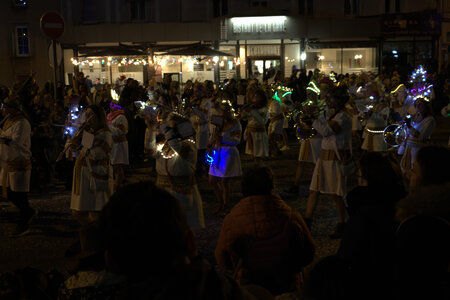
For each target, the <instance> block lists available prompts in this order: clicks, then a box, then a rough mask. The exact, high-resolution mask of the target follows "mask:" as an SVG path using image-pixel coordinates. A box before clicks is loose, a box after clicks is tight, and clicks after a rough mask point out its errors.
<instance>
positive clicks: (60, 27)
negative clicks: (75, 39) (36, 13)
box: [41, 11, 64, 40]
mask: <svg viewBox="0 0 450 300" xmlns="http://www.w3.org/2000/svg"><path fill="white" fill-rule="evenodd" d="M41 30H42V32H44V33H45V34H46V35H47V36H48V37H49V38H51V39H52V40H57V39H59V38H60V37H61V35H62V34H63V33H64V19H63V17H62V16H61V15H60V14H59V13H57V12H54V11H51V12H47V13H45V14H44V15H43V16H42V17H41Z"/></svg>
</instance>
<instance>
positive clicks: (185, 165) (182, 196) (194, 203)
mask: <svg viewBox="0 0 450 300" xmlns="http://www.w3.org/2000/svg"><path fill="white" fill-rule="evenodd" d="M182 143H188V144H189V146H190V147H191V151H190V152H189V155H188V157H187V158H186V159H184V158H182V157H181V156H180V155H178V151H180V149H181V142H180V141H178V140H177V139H174V140H171V141H170V147H171V149H172V150H173V151H174V154H173V155H171V156H169V157H164V154H163V153H161V152H160V151H158V152H157V153H156V154H155V158H156V172H157V174H158V175H157V179H156V184H157V185H158V186H160V187H162V188H165V189H166V190H167V191H168V192H170V193H171V194H172V195H173V196H174V197H175V198H177V199H178V201H179V203H180V205H181V207H183V209H184V211H185V213H186V218H187V222H188V225H189V227H190V228H191V229H199V228H204V227H205V221H204V217H203V203H202V197H201V195H200V192H199V190H198V187H197V183H196V182H195V166H196V162H197V151H196V148H195V145H193V144H192V143H190V142H187V141H184V142H182ZM189 178H191V179H192V180H187V179H189ZM183 181H184V182H183ZM177 182H181V184H177Z"/></svg>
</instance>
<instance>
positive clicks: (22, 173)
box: [0, 96, 36, 235]
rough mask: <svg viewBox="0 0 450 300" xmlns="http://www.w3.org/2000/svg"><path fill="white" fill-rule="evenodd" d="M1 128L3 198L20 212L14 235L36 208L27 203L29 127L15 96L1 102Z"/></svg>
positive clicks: (23, 230) (23, 229)
mask: <svg viewBox="0 0 450 300" xmlns="http://www.w3.org/2000/svg"><path fill="white" fill-rule="evenodd" d="M2 115H3V117H4V119H3V120H2V124H1V129H0V159H1V173H0V178H1V181H0V184H1V185H2V197H3V198H7V199H8V200H9V201H11V202H12V203H13V204H14V205H15V206H16V207H17V208H18V209H19V212H20V219H19V222H18V224H17V227H16V229H15V232H14V233H13V235H23V234H25V233H26V232H27V231H28V226H29V221H30V220H31V218H32V217H33V216H34V215H35V214H36V211H35V210H34V209H32V208H31V207H30V204H29V203H28V195H27V193H28V192H29V191H30V176H31V151H30V146H31V126H30V123H29V122H28V120H27V119H26V118H25V116H24V115H23V114H22V112H21V107H20V104H19V102H18V101H17V99H16V98H15V97H14V96H10V97H9V98H6V99H5V100H4V103H3V104H2Z"/></svg>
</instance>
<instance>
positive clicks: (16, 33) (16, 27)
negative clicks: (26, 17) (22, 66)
mask: <svg viewBox="0 0 450 300" xmlns="http://www.w3.org/2000/svg"><path fill="white" fill-rule="evenodd" d="M22 29H26V30H27V33H26V34H27V35H26V39H27V40H26V44H27V45H26V46H27V47H28V52H27V53H26V54H24V53H20V49H21V47H22V46H21V45H20V44H21V43H20V40H21V39H22V36H19V33H20V32H19V30H22ZM13 34H14V39H13V40H14V56H15V57H30V56H31V43H30V28H29V26H28V25H24V24H20V25H14V31H13Z"/></svg>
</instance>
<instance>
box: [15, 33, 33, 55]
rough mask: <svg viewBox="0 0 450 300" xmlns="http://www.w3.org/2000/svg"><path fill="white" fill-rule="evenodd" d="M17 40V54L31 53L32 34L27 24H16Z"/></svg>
mask: <svg viewBox="0 0 450 300" xmlns="http://www.w3.org/2000/svg"><path fill="white" fill-rule="evenodd" d="M15 42H16V45H15V46H16V47H15V48H16V56H28V55H30V36H29V33H28V27H27V26H16V28H15Z"/></svg>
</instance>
